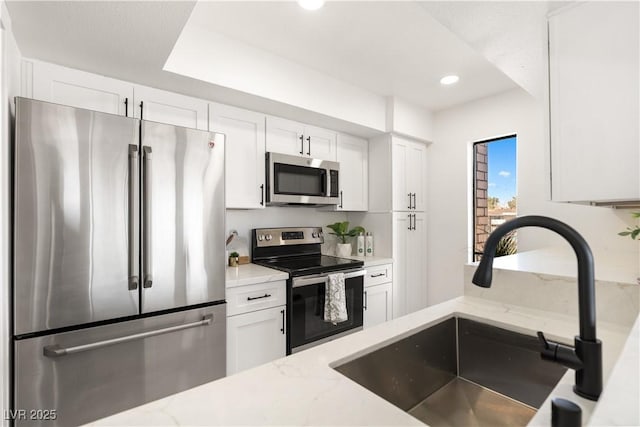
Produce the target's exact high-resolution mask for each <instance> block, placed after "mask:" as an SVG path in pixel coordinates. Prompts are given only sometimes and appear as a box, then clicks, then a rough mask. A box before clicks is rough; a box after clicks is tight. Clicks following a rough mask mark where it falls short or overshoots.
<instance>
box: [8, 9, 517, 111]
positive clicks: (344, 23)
mask: <svg viewBox="0 0 640 427" xmlns="http://www.w3.org/2000/svg"><path fill="white" fill-rule="evenodd" d="M7 4H8V8H9V12H10V15H11V19H12V25H13V29H14V33H15V35H16V39H17V41H18V45H19V47H20V49H21V52H22V54H23V55H24V56H26V57H30V58H36V59H42V60H45V61H50V62H54V63H58V64H61V65H66V66H69V67H74V68H78V69H82V70H86V71H91V72H96V73H100V74H104V75H108V76H113V77H116V78H121V79H125V80H130V81H134V82H138V83H142V84H148V85H151V86H157V87H161V88H164V89H168V90H174V91H176V92H182V93H186V94H191V95H197V94H201V96H206V95H209V94H212V93H213V92H215V91H214V90H213V89H212V88H213V87H214V85H211V84H207V83H205V82H200V81H197V80H194V79H189V78H186V77H182V76H178V75H175V74H172V73H168V72H164V71H162V67H163V65H164V63H165V61H166V59H167V57H168V56H169V54H170V53H171V50H172V48H173V45H174V43H175V41H176V40H177V38H178V36H179V35H180V32H181V31H182V29H183V27H184V25H185V24H186V23H187V22H188V19H189V16H190V14H191V11H192V9H193V7H194V5H195V2H192V1H178V2H166V1H153V2H137V1H127V2H109V1H106V2H97V1H96V2H94V1H87V2H82V1H80V2H76V1H71V2H31V1H9V2H7ZM201 10H203V11H206V13H208V14H209V15H208V19H210V22H211V29H212V30H213V31H216V32H219V33H221V34H224V35H226V36H228V37H232V38H235V39H238V40H240V41H242V42H244V43H247V44H250V45H252V46H255V47H258V48H261V49H264V50H267V51H269V52H271V53H273V54H276V55H278V56H281V57H283V58H286V59H288V60H291V61H294V62H297V63H299V64H301V65H304V66H306V67H309V68H313V69H315V70H318V71H320V72H322V73H325V74H327V75H329V76H331V77H334V78H337V79H340V80H343V81H345V82H347V83H350V84H353V85H356V86H359V87H361V88H363V89H366V90H368V91H371V92H373V93H376V94H379V95H384V96H390V95H392V96H397V97H399V98H402V99H405V100H408V101H411V102H414V103H416V104H419V105H422V106H425V107H428V108H431V109H434V110H438V109H442V108H446V107H450V106H453V105H457V104H461V103H465V102H467V101H470V100H473V99H477V98H481V97H484V96H487V95H490V94H493V93H497V92H501V91H504V90H507V89H509V88H512V87H515V83H514V82H513V81H512V80H511V79H509V78H508V77H506V76H505V74H503V72H501V71H499V70H498V69H497V68H496V67H495V66H494V65H493V64H491V63H490V62H489V61H488V60H487V59H486V58H485V57H484V56H483V55H482V54H481V53H479V52H477V51H475V50H474V49H473V48H471V47H470V46H469V45H467V44H466V42H463V41H462V39H460V38H458V36H456V35H454V34H453V33H452V32H451V31H449V30H448V29H447V28H446V27H444V26H443V25H442V24H440V23H439V22H438V21H436V20H435V19H434V18H433V17H432V15H431V14H430V13H429V11H428V10H427V9H426V8H424V7H421V6H420V5H419V4H418V3H416V2H403V1H399V2H368V1H360V2H328V3H327V4H326V5H325V7H324V8H322V9H321V10H320V11H318V12H308V11H304V10H302V9H301V8H299V7H298V6H297V4H296V3H295V2H207V3H204V4H199V5H198V11H199V13H201V12H200V11H201ZM461 13H463V12H461ZM449 73H456V74H459V75H460V76H461V81H460V83H458V84H457V85H455V86H452V87H442V86H440V84H439V83H438V81H439V79H440V77H442V76H443V75H445V74H449ZM212 83H215V82H212Z"/></svg>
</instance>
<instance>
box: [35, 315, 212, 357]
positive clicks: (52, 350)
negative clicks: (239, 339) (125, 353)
mask: <svg viewBox="0 0 640 427" xmlns="http://www.w3.org/2000/svg"><path fill="white" fill-rule="evenodd" d="M211 322H213V314H207V315H206V316H204V317H203V318H202V320H199V321H197V322H192V323H187V324H184V325H177V326H170V327H168V328H163V329H157V330H155V331H149V332H142V333H139V334H133V335H127V336H126V337H120V338H112V339H110V340H104V341H98V342H94V343H91V344H82V345H77V346H75V347H66V348H65V347H61V346H60V345H58V344H54V345H48V346H46V347H44V349H43V350H44V351H43V353H44V355H45V356H46V357H60V356H66V355H67V354H74V353H82V352H83V351H89V350H95V349H98V348H102V347H107V346H109V345H114V344H121V343H125V342H129V341H135V340H140V339H143V338H149V337H155V336H156V335H162V334H167V333H169V332H176V331H181V330H183V329H190V328H196V327H198V326H207V325H210V324H211Z"/></svg>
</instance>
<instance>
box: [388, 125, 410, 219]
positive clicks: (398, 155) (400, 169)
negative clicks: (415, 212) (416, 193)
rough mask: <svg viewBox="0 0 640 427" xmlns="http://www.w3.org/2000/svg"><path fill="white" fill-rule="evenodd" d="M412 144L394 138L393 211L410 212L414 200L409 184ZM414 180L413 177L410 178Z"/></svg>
mask: <svg viewBox="0 0 640 427" xmlns="http://www.w3.org/2000/svg"><path fill="white" fill-rule="evenodd" d="M410 147H411V143H410V142H409V141H405V140H403V139H401V138H397V137H394V138H393V143H392V147H391V158H392V166H391V169H392V178H391V179H392V182H393V187H392V192H393V210H394V211H408V210H411V208H410V206H412V199H411V197H410V195H409V193H410V191H409V183H408V182H407V177H408V174H407V163H408V158H409V156H410V155H411V154H410V151H411V148H410ZM409 179H412V177H409Z"/></svg>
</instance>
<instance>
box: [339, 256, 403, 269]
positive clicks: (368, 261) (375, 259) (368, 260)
mask: <svg viewBox="0 0 640 427" xmlns="http://www.w3.org/2000/svg"><path fill="white" fill-rule="evenodd" d="M347 258H349V259H355V260H358V261H364V266H365V267H374V266H376V265H384V264H393V258H387V257H379V256H350V257H347Z"/></svg>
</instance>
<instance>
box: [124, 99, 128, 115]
mask: <svg viewBox="0 0 640 427" xmlns="http://www.w3.org/2000/svg"><path fill="white" fill-rule="evenodd" d="M124 116H125V117H129V98H125V99H124Z"/></svg>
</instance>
